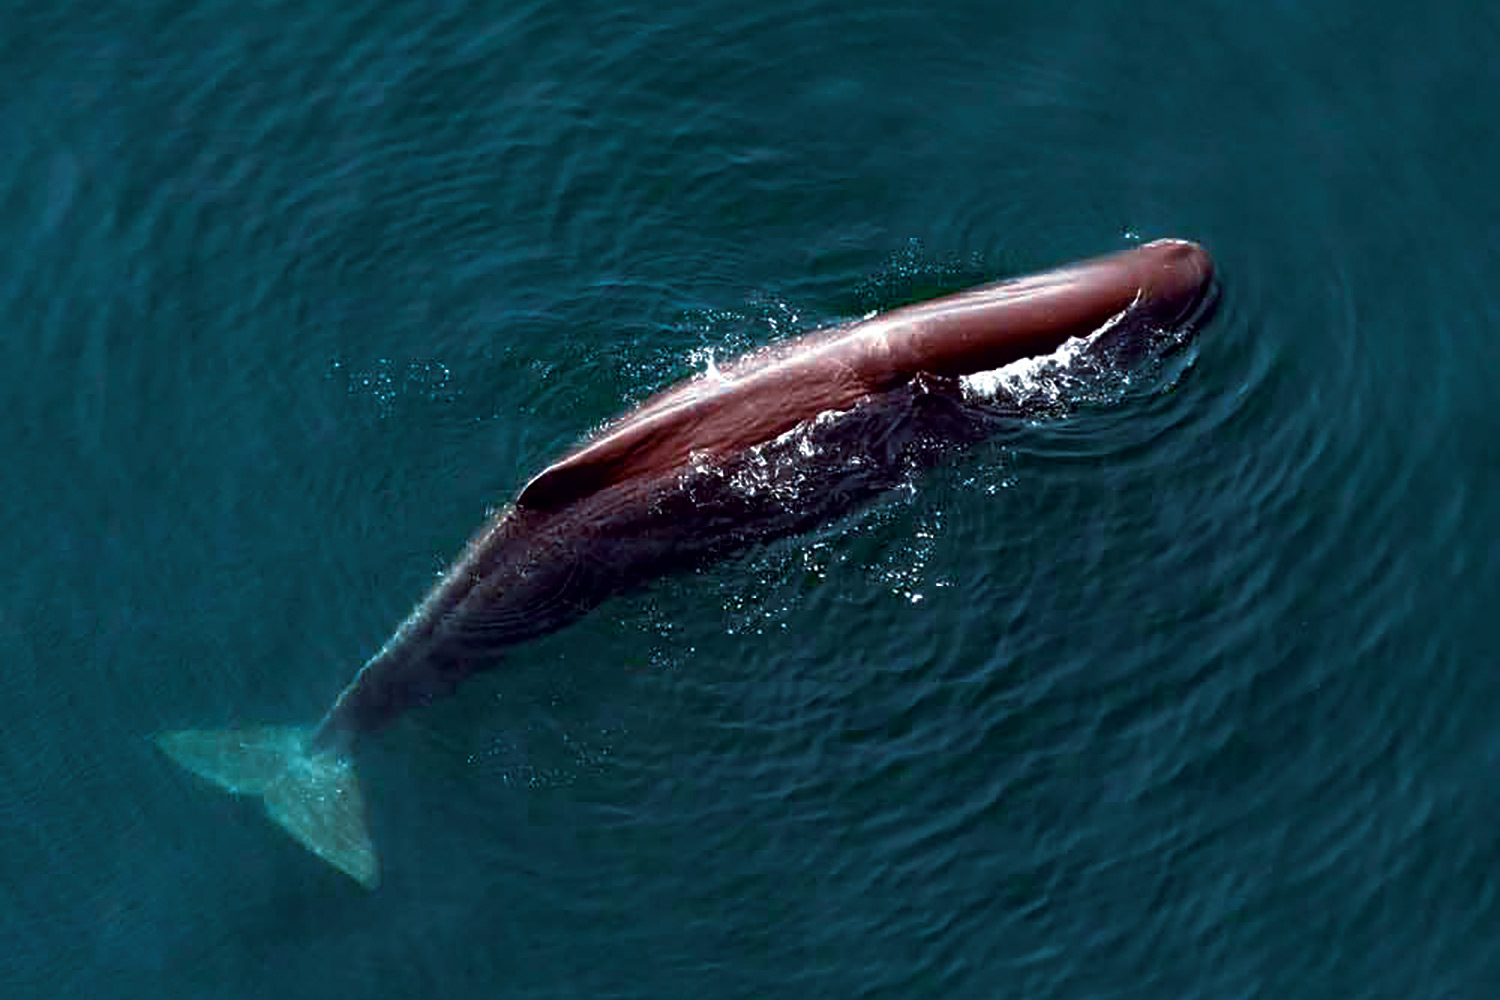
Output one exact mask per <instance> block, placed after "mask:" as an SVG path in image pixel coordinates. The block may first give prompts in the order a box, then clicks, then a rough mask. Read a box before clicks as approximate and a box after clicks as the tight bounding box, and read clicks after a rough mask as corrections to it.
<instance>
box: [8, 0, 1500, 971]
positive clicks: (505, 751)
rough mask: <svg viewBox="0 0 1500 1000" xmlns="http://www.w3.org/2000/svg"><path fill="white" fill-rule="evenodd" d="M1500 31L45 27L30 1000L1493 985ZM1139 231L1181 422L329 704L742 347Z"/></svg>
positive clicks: (997, 24)
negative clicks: (691, 383)
mask: <svg viewBox="0 0 1500 1000" xmlns="http://www.w3.org/2000/svg"><path fill="white" fill-rule="evenodd" d="M1497 44H1500V14H1497V12H1496V10H1495V9H1494V8H1492V7H1489V6H1486V5H1483V4H1479V3H1469V4H1464V3H1454V4H1429V5H1425V6H1421V7H1412V6H1410V5H1394V4H1391V5H1386V6H1384V7H1380V8H1374V7H1371V6H1369V5H1361V4H1354V3H1336V2H1333V0H1324V2H1313V3H1304V4H1289V3H1272V4H1261V5H1253V4H1240V3H1228V2H1205V3H1201V4H1197V5H1182V4H1166V3H1147V4H1133V5H1124V4H1109V3H1102V2H1089V0H1086V2H1083V3H1077V4H1068V5H1056V6H1054V7H1053V8H1051V9H1048V8H1044V7H1043V6H1041V5H1020V4H1009V5H994V4H952V5H946V6H943V7H942V8H941V9H936V8H933V7H931V6H930V5H919V4H910V5H905V6H903V5H898V4H889V3H877V4H875V5H873V6H872V5H851V4H827V3H819V4H801V5H772V6H770V7H761V6H755V5H743V4H739V5H736V4H727V3H718V4H707V3H706V4H699V5H693V6H679V7H677V8H670V7H664V6H663V5H656V4H638V5H632V4H623V5H622V4H571V5H542V4H521V5H517V4H482V3H478V2H457V3H442V4H416V3H411V4H396V3H384V4H369V3H358V2H355V3H349V4H337V5H308V4H302V5H296V4H284V3H261V4H228V3H208V4H196V5H194V4H183V3H175V4H167V3H160V2H144V3H136V4H130V5H104V4H94V5H87V4H82V3H77V2H73V3H68V2H63V3H58V4H54V5H40V4H28V5H22V4H16V3H13V4H9V5H6V7H5V8H4V10H3V11H0V150H3V155H0V332H3V336H0V345H3V346H0V400H3V402H4V409H5V413H6V415H7V417H8V419H6V420H5V421H4V422H3V423H0V445H3V452H0V454H3V456H4V459H5V465H4V470H5V471H4V474H3V478H0V516H3V523H4V524H5V525H6V526H7V530H6V531H5V532H3V534H0V557H3V565H4V566H5V567H6V574H5V587H4V588H3V590H0V692H3V695H4V697H3V698H0V733H3V737H0V810H3V811H0V821H3V822H0V831H3V832H0V988H3V992H4V995H5V996H6V997H137V996H139V997H152V998H161V997H176V996H183V997H194V998H203V997H226V998H228V997H267V996H275V997H283V998H294V997H344V996H361V997H410V996H413V995H430V996H442V997H455V998H457V997H508V996H534V997H542V996H546V997H561V996H587V997H641V998H647V997H649V998H668V997H673V998H675V997H713V998H716V1000H726V998H730V997H757V998H766V997H797V998H802V997H809V996H829V997H856V996H857V997H892V998H896V997H900V998H906V1000H909V998H917V997H943V998H944V1000H957V998H986V1000H990V998H1000V997H1006V998H1009V997H1016V998H1020V997H1025V998H1041V997H1055V998H1061V1000H1083V998H1153V1000H1156V998H1165V997H1172V998H1189V997H1191V998H1231V997H1233V998H1244V997H1257V998H1258V997H1275V998H1278V1000H1290V998H1313V997H1317V998H1324V997H1340V998H1342V997H1391V998H1401V1000H1418V998H1439V997H1441V998H1492V997H1494V996H1496V995H1500V951H1497V946H1496V944H1495V942H1496V941H1497V940H1500V895H1497V892H1500V876H1497V875H1496V863H1497V862H1500V832H1497V831H1500V797H1497V791H1496V773H1497V768H1500V721H1497V720H1500V676H1497V675H1496V673H1495V670H1494V664H1495V656H1494V649H1495V646H1496V639H1497V633H1500V630H1497V628H1496V626H1495V624H1494V616H1493V611H1492V610H1491V606H1492V605H1493V603H1494V599H1495V598H1496V597H1497V595H1500V588H1497V586H1496V582H1495V573H1496V554H1497V553H1496V543H1495V541H1494V538H1495V529H1494V525H1495V524H1496V523H1497V501H1496V500H1495V499H1494V498H1495V496H1496V495H1497V491H1496V486H1497V475H1496V471H1497V469H1500V447H1497V444H1496V442H1497V441H1500V422H1497V420H1496V418H1495V417H1494V416H1493V414H1492V408H1493V407H1492V401H1493V399H1494V398H1495V390H1494V388H1493V383H1494V381H1495V376H1494V373H1495V372H1496V371H1500V348H1497V346H1496V343H1497V341H1496V339H1495V331H1496V328H1497V325H1500V295H1497V292H1496V289H1497V288H1500V263H1497V256H1496V251H1495V233H1496V224H1497V222H1500V193H1497V192H1500V188H1497V186H1496V184H1495V180H1494V178H1495V176H1496V168H1497V166H1500V139H1497V138H1496V133H1495V129H1494V127H1493V124H1492V119H1493V118H1494V116H1495V111H1494V104H1495V101H1494V96H1493V95H1494V94H1496V93H1500V78H1497V77H1500V72H1497V70H1496V68H1495V66H1496V63H1495V61H1494V59H1493V53H1494V51H1495V49H1496V46H1497ZM1158 236H1181V237H1187V238H1192V239H1195V240H1198V241H1200V242H1202V243H1204V244H1205V245H1206V246H1207V247H1208V248H1209V249H1210V250H1211V251H1212V252H1213V254H1214V255H1215V257H1216V259H1217V260H1218V262H1219V266H1220V273H1221V278H1222V284H1223V293H1224V297H1223V302H1222V305H1221V307H1220V310H1219V312H1218V314H1217V315H1216V317H1215V318H1214V320H1213V321H1212V322H1211V323H1210V324H1209V326H1208V327H1207V328H1206V329H1205V330H1204V331H1203V332H1202V335H1201V337H1200V340H1199V343H1198V347H1197V351H1196V355H1195V356H1194V357H1193V359H1192V364H1191V366H1190V368H1189V369H1188V370H1187V371H1185V372H1184V373H1183V374H1182V377H1181V378H1180V379H1179V380H1178V381H1177V382H1176V383H1175V384H1174V385H1173V386H1172V388H1171V390H1170V391H1160V392H1154V393H1151V394H1149V395H1146V396H1144V397H1140V398H1130V399H1126V400H1124V401H1121V402H1119V403H1118V404H1116V405H1110V406H1102V407H1081V408H1079V409H1078V410H1076V411H1074V412H1071V413H1070V414H1068V415H1065V416H1061V417H1055V416H1054V417H1050V418H1048V419H1043V420H1039V421H1038V422H1037V423H1036V425H1035V426H1032V427H1028V428H1026V429H1024V430H1021V431H1019V432H1017V433H1016V434H1014V435H1011V436H1008V437H1005V438H1003V439H998V440H996V441H994V442H993V443H991V444H990V445H987V446H985V447H981V448H979V449H975V450H974V451H972V452H969V453H968V454H966V455H965V456H963V458H962V459H961V460H956V461H955V462H954V463H953V464H951V465H949V466H946V467H944V468H942V469H939V470H936V471H934V472H933V473H932V474H930V475H926V476H924V477H922V478H920V479H919V480H917V481H915V482H914V483H913V484H912V485H911V488H909V489H906V490H902V491H898V492H897V493H895V494H893V495H892V496H890V497H888V498H887V499H885V500H884V501H882V502H881V503H880V504H878V505H877V506H875V507H874V508H873V509H870V510H867V511H864V512H862V513H859V514H856V515H853V516H851V517H850V518H848V519H847V520H846V521H844V522H841V523H839V524H836V525H832V526H830V527H829V528H828V529H827V530H826V531H824V532H820V533H818V534H817V535H815V536H813V537H809V538H803V539H800V540H797V541H796V542H793V543H790V544H781V545H774V546H768V547H766V548H764V549H762V550H759V551H754V552H751V553H748V554H746V555H745V556H743V557H741V558H739V559H735V560H731V561H729V562H726V563H724V564H723V565H721V566H718V567H716V568H715V569H713V570H712V571H710V572H706V573H702V574H697V575H692V576H687V577H679V578H675V579H672V580H668V581H665V582H663V583H662V584H660V585H658V586H656V587H653V588H651V589H649V590H647V591H645V592H643V593H641V594H638V595H635V596H633V597H630V598H626V599H622V600H618V601H615V602H613V603H611V604H608V605H606V606H605V607H603V608H601V609H599V611H598V612H596V613H595V614H593V615H592V616H590V617H589V618H587V619H585V620H584V621H583V622H581V623H579V624H578V625H576V626H575V627H572V628H570V629H568V630H565V631H563V632H560V633H558V634H556V635H554V636H551V637H549V638H548V639H546V640H544V641H542V642H539V643H536V644H534V645H532V646H529V647H527V648H526V649H524V650H520V651H517V653H516V654H515V655H514V656H513V657H512V664H513V668H512V669H507V670H502V671H499V672H496V673H494V674H491V675H488V676H486V677H484V678H481V679H479V680H477V681H475V682H473V683H472V684H471V685H470V686H469V687H467V688H465V689H464V690H463V692H462V694H461V696H460V697H458V698H457V699H455V700H453V701H451V702H448V703H446V704H443V705H440V706H434V707H433V708H431V709H428V710H425V711H422V712H418V713H414V714H413V715H411V716H409V717H408V718H407V719H406V720H405V721H404V722H402V723H401V724H399V725H398V726H397V727H395V728H394V729H392V730H391V731H390V732H389V733H387V734H386V735H385V736H384V737H383V738H381V739H379V740H376V741H372V742H371V743H370V744H369V745H368V746H367V747H366V748H365V750H364V751H363V752H362V754H361V761H360V764H361V770H362V773H363V775H364V780H365V783H366V790H367V794H368V796H369V800H370V805H371V825H372V829H373V834H374V836H375V838H376V839H377V841H378V842H379V844H380V849H381V855H382V861H383V866H384V882H383V884H382V886H381V888H380V889H379V890H378V891H376V892H374V893H368V892H366V891H364V890H362V889H360V888H359V887H358V886H357V885H355V884H354V883H353V882H352V881H350V880H348V879H347V878H344V877H343V876H341V875H339V874H338V873H337V872H334V871H333V870H331V869H330V868H328V867H327V866H325V865H323V864H321V863H320V862H319V861H318V860H317V859H315V858H313V857H312V856H311V855H309V854H308V853H306V852H305V851H303V850H302V849H301V848H300V847H298V846H297V845H296V844H294V843H293V842H292V841H291V840H290V839H288V838H286V837H285V836H284V835H282V834H281V833H279V832H278V831H276V830H275V829H274V828H272V827H271V826H270V825H269V824H268V823H267V822H265V820H264V818H263V817H262V816H261V815H260V812H259V810H258V807H257V806H255V805H254V804H253V803H248V802H242V801H236V800H234V799H231V798H229V797H227V796H222V795H220V794H218V793H217V792H214V791H212V790H210V789H208V788H206V787H205V786H204V785H203V784H202V783H200V782H197V781H195V780H194V779H193V778H192V777H191V776H189V775H187V774H185V773H184V772H182V771H180V770H179V769H176V768H175V767H174V766H173V765H172V764H171V763H170V762H168V761H166V760H165V759H164V758H162V757H161V756H160V755H159V754H158V753H157V752H156V751H155V750H154V748H153V747H152V745H151V743H150V742H149V740H148V739H147V737H148V736H149V735H150V734H151V733H153V732H155V731H157V730H160V729H164V728H181V727H185V726H228V725H250V724H262V723H278V724H295V723H301V722H308V721H311V720H313V719H315V718H316V717H317V716H318V715H319V714H320V713H321V712H322V711H323V709H324V708H325V707H326V706H327V704H328V703H329V701H330V700H331V699H332V697H333V696H334V695H335V693H336V692H337V691H338V689H339V688H340V687H341V686H342V685H343V683H345V681H347V679H348V678H349V677H350V676H351V675H352V674H353V672H354V670H355V669H356V668H357V666H358V665H359V663H360V662H361V661H362V660H363V659H364V658H365V657H367V656H369V655H370V654H371V653H373V652H374V651H375V650H376V649H378V648H379V646H380V644H381V643H382V642H383V641H384V639H385V637H386V635H387V634H388V633H389V631H390V630H391V629H392V628H393V627H394V626H395V625H396V623H397V622H398V621H399V620H400V619H401V617H402V616H403V615H404V614H405V613H406V611H407V610H408V609H409V608H410V606H411V605H412V604H413V603H414V602H415V601H416V599H417V598H418V597H419V596H420V595H421V593H422V591H423V590H424V588H425V587H427V586H428V585H429V584H430V583H431V582H432V581H433V579H434V574H436V573H437V572H438V571H439V570H440V569H441V568H442V566H443V565H444V564H445V562H446V561H447V560H448V559H449V558H450V557H451V556H452V555H453V554H454V553H455V552H456V550H457V548H458V547H459V546H460V545H461V544H462V542H463V541H464V539H465V538H466V537H467V536H468V534H469V532H470V531H472V530H473V529H474V528H475V527H476V526H477V525H478V524H479V522H480V521H481V520H482V518H483V517H484V515H485V512H486V511H487V510H488V509H490V508H491V507H493V506H494V505H497V504H500V503H503V502H504V501H505V499H506V498H507V497H509V496H510V495H511V494H512V493H513V492H514V491H515V490H516V489H517V488H518V487H519V486H520V485H521V484H522V483H523V482H524V481H525V480H526V479H527V478H528V477H529V476H530V475H532V474H534V473H535V472H536V471H538V470H539V469H540V468H541V467H542V466H543V465H544V464H545V463H546V462H547V461H548V460H549V459H550V458H551V457H553V456H554V455H556V454H557V453H558V452H559V451H560V450H562V449H564V448H566V447H567V446H568V445H570V444H571V443H572V442H573V441H574V440H576V439H577V438H578V437H579V436H581V435H582V434H584V433H586V432H587V431H589V430H590V429H591V428H594V427H596V426H598V425H599V424H600V423H601V422H602V421H604V420H606V419H608V418H609V417H611V416H613V415H615V414H616V413H617V412H619V410H621V409H622V408H623V407H626V406H628V405H630V404H631V403H633V402H638V401H640V400H641V399H643V398H644V397H645V396H647V395H648V394H649V393H651V392H652V391H654V390H655V389H657V388H660V387H662V386H664V385H666V384H668V383H670V382H672V381H674V380H675V379H678V378H681V377H683V376H685V375H688V374H690V373H692V372H693V371H695V370H698V369H701V368H702V367H703V365H704V364H705V362H706V358H707V357H708V356H709V352H712V354H713V355H715V356H718V357H725V356H730V355H733V354H734V353H737V352H739V351H742V350H745V349H748V348H749V347H752V346H754V345H757V344H762V343H766V342H769V341H772V340H775V339H777V338H780V337H784V336H787V335H790V334H792V333H795V332H798V331H803V330H808V329H812V328H815V327H817V326H820V325H823V324H826V323H830V322H835V321H839V320H843V319H847V318H850V317H853V316H857V315H860V314H862V313H864V312H866V311H869V310H871V309H878V308H883V307H887V306H891V305H894V304H897V303H899V302H904V301H908V300H910V299H912V298H921V297H927V296H930V295H935V294H939V293H941V292H945V291H951V290H955V289H958V288H962V287H964V286H966V285H969V284H973V283H976V282H979V281H984V280H989V279H992V278H995V277H999V276H1002V275H1006V274H1011V273H1016V272H1021V271H1026V270H1030V269H1034V268H1041V267H1046V266H1051V265H1054V264H1057V263H1061V262H1064V261H1066V260H1069V259H1072V258H1076V257H1082V256H1090V255H1094V254H1098V253H1103V252H1108V251H1111V250H1115V249H1118V248H1121V247H1124V246H1127V245H1129V244H1131V243H1133V242H1137V241H1140V240H1144V239H1150V238H1155V237H1158Z"/></svg>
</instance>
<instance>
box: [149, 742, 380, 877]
mask: <svg viewBox="0 0 1500 1000" xmlns="http://www.w3.org/2000/svg"><path fill="white" fill-rule="evenodd" d="M309 735H310V731H309V730H306V729H289V728H263V729H217V730H215V729H180V730H177V731H175V732H167V733H158V734H157V735H156V737H155V739H156V745H157V746H159V747H160V748H161V749H162V751H163V752H164V753H165V754H166V755H167V756H168V757H171V758H172V759H173V760H175V761H176V762H177V763H179V764H181V765H182V766H183V767H185V768H187V769H188V770H189V771H192V772H193V773H194V774H197V775H200V776H202V777H204V778H207V779H208V780H209V781H212V782H213V783H214V784H216V785H218V786H219V787H221V788H223V789H225V790H227V791H229V792H231V793H233V794H235V795H259V796H261V797H262V798H263V799H264V800H265V803H266V812H267V813H268V814H269V815H270V817H271V818H272V819H273V820H275V821H276V823H277V825H278V826H280V827H281V828H282V829H284V830H286V832H288V833H290V834H291V835H292V836H293V837H296V838H297V840H299V841H301V843H302V844H303V846H305V847H306V848H307V849H308V850H310V851H312V852H313V853H314V854H316V855H317V856H318V857H320V858H322V859H323V860H324V861H327V862H328V863H329V864H331V865H333V866H334V867H335V868H337V869H339V870H340V871H342V872H344V873H346V874H347V875H349V876H351V877H353V878H354V879H355V880H357V881H358V882H359V883H360V884H361V885H363V886H364V887H365V888H367V889H373V888H375V886H376V885H377V884H378V883H379V881H380V871H379V865H378V863H377V861H376V858H375V847H374V845H373V844H371V843H370V834H369V832H368V831H367V830H366V829H365V803H364V797H363V796H362V795H360V792H359V780H358V778H357V777H356V776H355V773H354V764H353V762H351V761H350V760H348V759H347V758H345V757H342V756H340V755H339V754H337V753H334V752H332V751H329V750H318V749H312V748H309V747H308V745H307V741H308V736H309Z"/></svg>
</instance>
